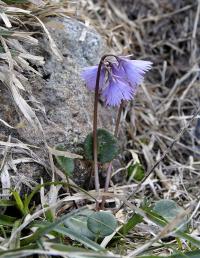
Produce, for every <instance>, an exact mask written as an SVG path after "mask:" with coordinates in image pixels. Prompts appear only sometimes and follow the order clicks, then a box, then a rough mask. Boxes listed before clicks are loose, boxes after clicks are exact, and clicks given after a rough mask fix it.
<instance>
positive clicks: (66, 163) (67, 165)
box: [55, 145, 74, 176]
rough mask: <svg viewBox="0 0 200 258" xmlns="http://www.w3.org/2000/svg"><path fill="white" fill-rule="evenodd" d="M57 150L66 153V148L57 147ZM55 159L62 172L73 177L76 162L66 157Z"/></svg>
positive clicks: (56, 157)
mask: <svg viewBox="0 0 200 258" xmlns="http://www.w3.org/2000/svg"><path fill="white" fill-rule="evenodd" d="M56 149H57V150H60V151H65V148H64V146H62V145H59V146H57V147H56ZM55 159H56V161H57V163H58V165H59V166H60V168H61V170H63V172H65V174H66V175H68V176H71V174H72V172H73V171H74V160H73V159H70V158H67V157H64V156H55Z"/></svg>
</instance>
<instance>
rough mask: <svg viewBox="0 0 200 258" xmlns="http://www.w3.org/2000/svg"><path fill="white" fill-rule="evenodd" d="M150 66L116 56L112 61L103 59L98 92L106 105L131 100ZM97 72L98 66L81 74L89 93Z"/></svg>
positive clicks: (92, 89) (146, 63)
mask: <svg viewBox="0 0 200 258" xmlns="http://www.w3.org/2000/svg"><path fill="white" fill-rule="evenodd" d="M111 56H112V55H111ZM108 57H109V56H108ZM112 57H113V56H112ZM151 66H152V63H151V62H149V61H142V60H130V59H127V58H125V57H117V56H114V61H113V60H112V61H111V60H109V58H107V57H106V58H104V60H103V63H102V65H101V71H100V79H99V92H100V94H101V96H102V97H103V99H104V101H105V103H106V105H109V106H119V105H120V104H121V102H122V101H123V100H127V101H128V100H131V99H133V98H134V96H135V93H136V91H137V88H138V85H139V84H140V83H141V82H142V81H143V79H144V75H145V73H146V72H147V71H148V70H150V69H151ZM97 71H98V66H91V67H87V68H85V69H84V70H83V71H82V73H81V76H82V78H83V79H84V80H85V82H86V86H87V88H88V89H89V90H91V91H95V87H96V78H97Z"/></svg>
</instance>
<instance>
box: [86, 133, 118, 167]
mask: <svg viewBox="0 0 200 258" xmlns="http://www.w3.org/2000/svg"><path fill="white" fill-rule="evenodd" d="M97 139H98V142H97V145H98V150H97V154H98V161H99V162H100V163H106V162H110V161H112V160H113V159H114V158H115V157H116V156H117V155H118V153H119V145H118V142H117V139H116V137H114V135H113V134H111V133H110V132H108V131H106V130H105V129H98V130H97ZM84 152H85V157H86V159H88V160H93V134H92V133H90V134H88V135H87V137H86V139H85V142H84Z"/></svg>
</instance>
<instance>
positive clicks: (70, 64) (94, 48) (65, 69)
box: [5, 18, 114, 185]
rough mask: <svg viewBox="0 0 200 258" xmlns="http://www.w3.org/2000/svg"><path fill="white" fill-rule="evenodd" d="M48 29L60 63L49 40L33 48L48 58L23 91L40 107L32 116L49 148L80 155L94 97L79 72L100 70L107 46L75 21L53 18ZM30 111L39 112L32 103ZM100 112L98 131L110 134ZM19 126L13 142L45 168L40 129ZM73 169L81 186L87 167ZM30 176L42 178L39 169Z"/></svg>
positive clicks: (107, 117) (105, 114)
mask: <svg viewBox="0 0 200 258" xmlns="http://www.w3.org/2000/svg"><path fill="white" fill-rule="evenodd" d="M46 26H47V28H48V30H49V31H50V34H51V35H52V38H53V39H54V40H55V43H56V45H57V46H58V49H59V50H60V52H61V53H62V55H63V61H58V60H57V58H56V56H55V55H54V54H53V53H52V52H51V49H50V48H49V42H48V41H47V39H46V38H45V37H44V38H42V39H41V40H40V44H39V47H40V48H39V49H34V48H33V47H32V48H31V50H30V49H29V50H30V52H32V53H36V54H38V53H39V54H40V55H44V56H45V57H46V58H45V59H46V60H45V61H46V63H45V65H44V66H43V67H37V69H38V70H39V71H40V72H41V73H42V74H44V76H43V78H41V77H39V76H38V75H30V74H29V82H30V85H27V88H28V89H29V91H30V93H31V94H30V95H32V98H33V99H36V100H37V101H38V103H39V104H38V107H40V108H39V111H36V113H37V116H38V118H39V121H40V123H41V125H42V128H43V131H44V134H45V137H46V140H47V142H48V144H49V146H51V147H54V146H55V145H57V144H64V145H65V146H66V148H67V149H68V151H71V152H76V153H77V152H79V153H80V143H82V142H83V141H84V139H85V136H86V135H87V134H88V133H89V132H90V131H91V130H92V116H93V93H90V92H89V91H88V90H87V89H86V87H85V84H84V82H83V80H82V79H81V78H80V72H81V70H82V69H83V68H84V67H87V66H91V65H95V64H98V62H99V60H100V57H101V56H102V55H103V54H104V53H105V50H106V46H105V44H104V42H103V40H102V38H101V36H100V35H99V34H98V33H97V32H96V31H95V30H93V29H90V28H88V27H86V26H85V25H84V24H83V23H81V22H79V21H77V20H73V19H67V18H51V19H50V20H49V21H47V23H46ZM26 99H27V98H26ZM10 101H12V100H10ZM32 106H33V107H34V108H35V109H36V107H37V105H35V104H34V102H32ZM41 107H42V108H41ZM42 110H43V111H45V112H42ZM99 111H100V114H99V124H98V127H105V128H108V129H113V126H112V125H113V121H114V116H113V114H112V112H110V110H108V109H105V108H103V107H101V105H99ZM5 120H6V119H5ZM20 120H23V123H22V124H23V126H19V128H18V129H17V133H18V135H17V136H16V138H19V139H20V140H22V141H23V142H24V143H30V144H33V145H36V146H39V147H41V148H40V149H39V150H37V149H34V151H35V152H36V154H37V155H38V156H39V157H40V159H41V160H42V161H43V162H47V160H48V154H47V152H45V151H44V149H43V146H44V145H43V134H42V133H41V131H40V130H39V129H38V130H35V129H34V128H32V127H31V125H30V124H28V122H26V120H25V119H24V118H22V117H21V119H20ZM20 123H21V122H20ZM15 134H16V131H15ZM76 164H78V165H77V166H76V171H75V176H74V178H75V179H76V178H80V180H79V181H77V182H78V183H80V184H81V185H84V180H85V179H86V177H85V174H88V172H89V171H88V169H86V167H85V166H88V164H87V165H85V164H84V162H81V165H80V162H76ZM24 166H25V164H24V165H23V164H21V165H20V166H18V175H19V177H20V173H24V169H25V170H27V165H26V166H25V168H24V169H23V167H24ZM28 171H29V172H30V173H29V174H30V178H32V179H33V178H34V179H36V180H38V179H39V178H40V176H41V166H40V167H38V170H37V169H35V168H34V170H33V171H31V166H29V168H28ZM36 171H37V172H36ZM15 179H16V178H15ZM17 180H18V179H17ZM15 181H16V180H15Z"/></svg>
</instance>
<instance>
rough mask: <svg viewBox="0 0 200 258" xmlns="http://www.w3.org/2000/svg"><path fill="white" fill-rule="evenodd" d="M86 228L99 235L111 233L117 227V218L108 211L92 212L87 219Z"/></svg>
mask: <svg viewBox="0 0 200 258" xmlns="http://www.w3.org/2000/svg"><path fill="white" fill-rule="evenodd" d="M87 226H88V229H89V230H90V231H91V232H93V233H94V234H96V235H97V236H99V237H105V236H108V235H110V234H112V233H113V232H114V231H115V229H116V227H117V220H116V218H115V217H114V216H113V214H112V213H110V212H108V211H99V212H95V213H93V214H92V215H91V216H90V217H88V220H87Z"/></svg>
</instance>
